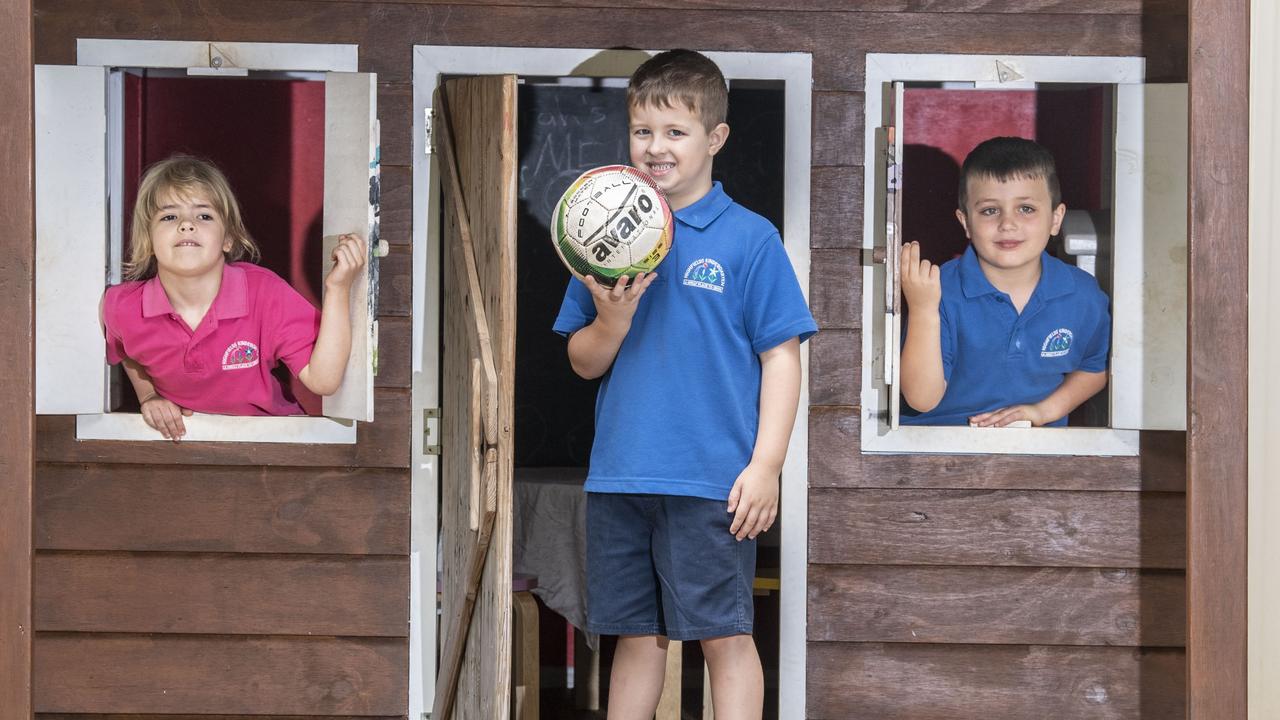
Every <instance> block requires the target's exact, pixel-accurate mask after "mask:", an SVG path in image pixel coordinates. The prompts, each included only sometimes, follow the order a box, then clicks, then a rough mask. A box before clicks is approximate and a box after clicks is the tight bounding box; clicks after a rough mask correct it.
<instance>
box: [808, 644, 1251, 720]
mask: <svg viewBox="0 0 1280 720" xmlns="http://www.w3.org/2000/svg"><path fill="white" fill-rule="evenodd" d="M808 666H809V689H808V693H807V695H808V712H807V716H808V718H809V720H847V719H848V718H876V720H978V719H979V718H981V719H982V720H988V719H991V720H1014V719H1015V718H1053V719H1054V720H1132V719H1133V718H1139V717H1141V718H1181V717H1186V714H1185V712H1186V708H1185V699H1184V694H1183V693H1184V690H1185V682H1186V681H1185V679H1184V673H1185V669H1186V661H1185V657H1184V655H1183V653H1182V651H1180V650H1173V649H1156V650H1136V649H1133V648H1106V647H1083V648H1081V647H1044V646H1031V647H1018V646H1014V647H1009V646H995V647H992V646H972V645H912V644H897V643H894V644H885V645H881V644H847V643H810V644H809V655H808ZM1236 717H1243V716H1236Z"/></svg>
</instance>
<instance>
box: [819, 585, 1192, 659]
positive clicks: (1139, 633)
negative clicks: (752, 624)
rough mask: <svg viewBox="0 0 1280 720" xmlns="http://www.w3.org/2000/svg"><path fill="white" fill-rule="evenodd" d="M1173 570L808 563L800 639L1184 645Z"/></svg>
mask: <svg viewBox="0 0 1280 720" xmlns="http://www.w3.org/2000/svg"><path fill="white" fill-rule="evenodd" d="M1185 589H1186V587H1185V578H1184V576H1183V574H1182V573H1181V572H1178V571H1160V570H1143V571H1136V570H1098V569H1092V568H1088V569H1084V568H992V567H983V568H957V567H931V568H921V567H877V566H852V565H815V566H813V567H812V568H811V569H810V572H809V629H808V637H809V640H810V641H837V642H906V643H958V644H1004V645H1132V646H1139V645H1140V646H1147V647H1153V646H1162V647H1166V646H1167V647H1181V646H1183V645H1185V644H1186V630H1185V624H1186V620H1185V618H1186V609H1187V606H1186V596H1185Z"/></svg>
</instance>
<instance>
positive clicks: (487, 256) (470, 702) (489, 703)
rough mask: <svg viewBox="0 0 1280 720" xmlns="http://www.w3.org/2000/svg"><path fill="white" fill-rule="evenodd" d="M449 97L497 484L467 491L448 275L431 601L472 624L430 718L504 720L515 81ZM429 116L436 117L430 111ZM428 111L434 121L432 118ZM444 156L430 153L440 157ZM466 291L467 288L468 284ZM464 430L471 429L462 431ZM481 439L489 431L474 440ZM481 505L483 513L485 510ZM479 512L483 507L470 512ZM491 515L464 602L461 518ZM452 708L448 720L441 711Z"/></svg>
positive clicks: (445, 664) (469, 442) (464, 403)
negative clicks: (487, 346)
mask: <svg viewBox="0 0 1280 720" xmlns="http://www.w3.org/2000/svg"><path fill="white" fill-rule="evenodd" d="M445 87H446V88H447V90H446V91H447V92H448V93H449V95H448V107H447V116H446V115H445V114H442V115H441V116H440V117H441V119H442V121H443V119H444V118H446V117H447V118H449V121H450V124H451V126H452V128H453V131H454V134H453V140H454V146H455V147H456V151H457V152H456V157H457V160H458V168H457V169H458V176H459V186H460V188H461V190H462V192H461V196H462V199H463V204H464V205H465V208H466V212H467V215H468V217H469V228H470V232H469V235H470V238H471V243H472V249H473V251H474V254H473V257H474V262H475V266H476V271H477V275H478V285H479V288H480V292H481V294H482V297H480V298H474V300H478V301H480V302H482V303H483V309H484V317H485V321H486V325H487V330H488V337H489V340H490V342H491V343H492V346H491V347H492V350H493V363H494V366H495V371H496V374H497V382H498V393H497V398H498V413H497V418H496V419H495V420H496V424H497V427H496V428H494V430H495V431H496V432H495V433H494V439H495V440H496V441H497V442H496V445H497V447H496V452H497V457H496V476H495V477H494V483H493V485H492V486H491V487H488V488H485V489H486V491H487V492H488V493H489V495H490V497H489V498H484V497H482V494H481V493H479V492H477V491H475V490H473V487H472V486H473V483H474V482H475V480H474V479H473V473H474V472H475V471H473V470H472V463H473V462H474V457H475V453H476V452H477V450H479V448H476V447H474V444H475V443H476V441H477V435H478V434H479V433H478V432H477V429H478V427H479V425H480V423H479V420H483V418H479V419H478V418H476V417H475V415H476V414H477V413H479V412H480V407H482V406H481V404H480V403H479V402H475V403H474V404H473V399H476V400H478V399H479V398H473V393H476V392H479V391H480V388H478V387H472V386H473V385H478V384H479V376H477V375H475V374H473V370H472V367H473V363H475V362H477V361H478V352H477V349H476V348H473V347H472V345H473V344H474V342H475V341H474V340H472V339H471V338H472V337H473V333H474V331H473V330H471V329H470V328H472V327H474V326H473V325H471V323H472V322H473V319H472V318H473V315H472V313H471V312H470V309H469V308H467V307H464V302H463V299H464V297H466V296H468V295H469V294H470V290H469V289H464V288H463V283H465V282H466V281H467V279H466V278H465V277H462V276H460V274H459V273H446V274H445V277H444V308H445V309H444V318H443V324H444V358H443V364H444V375H445V377H452V378H461V379H465V378H472V383H471V384H470V385H469V384H468V383H467V382H465V380H463V381H458V382H453V383H446V384H445V386H444V387H443V388H442V392H443V402H444V406H443V407H444V421H443V435H444V438H445V442H444V447H445V456H444V458H443V459H444V475H443V478H442V499H441V505H440V507H441V527H442V531H441V544H442V555H443V558H444V559H443V576H444V594H443V598H442V602H441V608H442V612H443V617H444V618H445V621H446V623H447V625H446V628H449V629H452V628H462V627H465V625H464V623H463V620H464V619H465V618H466V614H467V612H468V606H469V605H472V604H473V603H474V607H475V609H474V616H473V618H472V619H471V621H470V626H469V628H468V629H467V630H466V631H465V632H466V635H465V655H464V656H462V658H461V665H460V666H459V672H458V674H457V676H456V677H457V678H458V680H457V694H456V699H453V698H450V697H449V693H448V692H447V691H443V690H444V689H443V688H442V686H441V684H439V683H438V684H437V688H436V706H435V710H434V711H433V715H435V716H439V717H446V718H450V717H451V718H455V719H458V720H467V719H469V718H490V717H499V716H502V717H505V716H506V715H507V714H508V701H509V698H510V694H511V693H510V687H511V677H510V673H511V637H510V629H511V521H512V520H511V492H512V491H511V481H512V469H511V468H512V455H513V450H514V448H513V447H512V445H511V425H512V420H511V418H512V416H513V413H514V407H513V405H514V397H515V367H514V365H515V335H516V333H515V320H516V318H515V276H516V273H515V260H516V253H515V227H516V215H515V208H516V177H515V156H516V153H515V142H516V138H515V133H514V130H515V118H514V114H515V83H514V79H513V78H510V79H509V78H506V77H502V78H494V77H489V78H461V79H458V80H454V81H450V82H449V83H447V84H446V86H445ZM437 106H438V107H443V106H441V105H437ZM438 112H439V111H438ZM442 157H449V155H448V154H446V153H441V154H440V155H439V156H438V159H439V158H442ZM455 199H456V198H454V197H452V196H451V197H446V198H444V200H445V207H444V231H443V237H444V252H445V260H444V266H445V267H454V266H455V263H456V260H455V254H457V253H464V251H465V249H466V248H465V241H464V239H463V237H462V228H461V226H460V220H459V216H458V212H457V206H456V204H455ZM468 287H469V286H468ZM473 423H476V424H475V425H473ZM484 434H485V436H486V437H488V436H489V435H490V433H489V432H488V429H487V428H486V432H485V433H484ZM489 502H492V505H489ZM478 503H483V504H484V506H483V508H479V507H477V504H478ZM490 507H492V508H494V509H495V510H496V517H495V518H494V523H493V527H492V536H491V544H490V546H489V548H488V557H487V560H485V561H484V569H483V576H482V580H481V583H480V586H479V588H478V590H477V591H474V592H475V593H476V594H474V595H469V587H468V585H469V581H470V575H471V568H473V567H474V566H475V563H474V561H473V560H474V559H473V557H472V553H473V548H474V547H475V542H476V532H475V528H474V527H473V522H472V518H478V517H480V516H482V515H485V514H487V513H484V512H479V510H481V509H484V510H488V509H489V508H490ZM449 632H450V630H446V632H445V634H444V636H443V637H442V640H443V642H444V645H445V648H446V654H445V656H444V657H442V660H441V668H442V672H441V675H440V679H441V680H443V681H444V684H446V685H447V684H448V682H449V681H450V679H451V678H452V677H453V675H452V674H451V671H450V666H449V663H450V662H451V660H452V658H453V657H454V656H453V655H451V654H450V651H452V648H453V647H454V644H455V643H457V642H459V641H461V640H462V639H463V636H462V634H461V632H462V631H461V630H457V631H453V632H457V633H458V635H457V637H449ZM451 701H452V702H455V704H454V711H453V713H452V715H449V714H448V712H447V711H446V709H445V704H447V703H448V702H451Z"/></svg>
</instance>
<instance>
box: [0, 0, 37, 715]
mask: <svg viewBox="0 0 1280 720" xmlns="http://www.w3.org/2000/svg"><path fill="white" fill-rule="evenodd" d="M32 38H33V33H32V15H31V5H30V3H27V2H9V3H5V4H4V5H2V6H0V97H4V98H5V103H4V104H3V105H2V106H0V127H3V128H5V132H4V134H3V136H0V165H2V166H3V167H4V171H3V172H2V173H0V218H4V219H5V226H6V228H7V231H6V232H5V233H3V234H0V307H3V308H4V309H5V312H4V313H2V314H0V337H3V338H4V341H3V342H0V428H3V430H2V431H0V714H3V715H4V717H6V718H13V720H27V719H28V718H30V717H31V590H30V588H31V564H32V557H31V553H32V548H31V471H32V445H33V440H34V439H35V425H34V423H33V422H32V419H33V417H32V414H31V409H32V408H33V407H35V405H34V403H35V375H34V373H33V372H32V369H33V368H34V367H35V340H34V333H33V332H32V318H33V313H34V311H35V293H34V284H33V279H34V274H33V272H32V270H33V269H34V268H35V259H36V258H35V247H34V246H33V245H32V243H31V238H33V237H34V236H35V205H34V204H33V203H32V198H33V196H34V193H35V178H34V175H33V174H32V172H33V169H34V164H33V144H34V141H33V137H34V136H33V135H32V133H31V127H32V120H33V118H34V116H35V110H34V98H33V96H32V81H31V76H32V74H31V71H30V69H29V66H30V65H31V56H32Z"/></svg>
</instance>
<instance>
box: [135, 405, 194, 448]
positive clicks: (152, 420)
mask: <svg viewBox="0 0 1280 720" xmlns="http://www.w3.org/2000/svg"><path fill="white" fill-rule="evenodd" d="M141 406H142V408H141V409H142V419H143V420H145V421H146V423H147V424H148V425H150V426H151V427H153V428H155V429H156V430H159V431H160V434H161V435H163V436H164V439H165V440H172V441H174V442H178V441H179V440H181V439H182V436H183V435H186V434H187V427H186V425H184V424H183V423H182V417H183V416H184V415H185V416H187V417H191V411H190V410H188V409H186V408H184V407H178V405H177V404H176V403H174V402H172V401H170V400H166V399H164V398H162V397H160V396H159V395H152V396H151V397H149V398H147V399H146V400H143V401H142V403H141Z"/></svg>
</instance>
